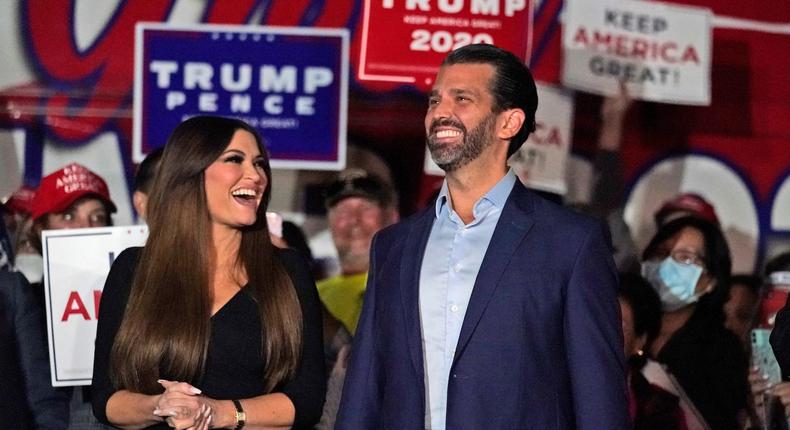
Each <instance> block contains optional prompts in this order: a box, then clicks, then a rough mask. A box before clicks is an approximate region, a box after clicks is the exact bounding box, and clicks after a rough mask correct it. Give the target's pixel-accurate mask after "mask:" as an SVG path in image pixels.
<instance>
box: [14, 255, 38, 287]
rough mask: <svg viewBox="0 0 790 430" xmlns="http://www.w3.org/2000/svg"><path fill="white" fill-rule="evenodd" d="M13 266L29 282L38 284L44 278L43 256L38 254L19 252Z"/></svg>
mask: <svg viewBox="0 0 790 430" xmlns="http://www.w3.org/2000/svg"><path fill="white" fill-rule="evenodd" d="M14 266H15V267H16V270H17V272H22V274H23V275H25V278H27V281H28V282H30V283H31V284H38V283H39V282H41V281H42V280H43V279H44V258H43V257H42V256H40V255H38V254H19V255H17V256H16V259H15V260H14Z"/></svg>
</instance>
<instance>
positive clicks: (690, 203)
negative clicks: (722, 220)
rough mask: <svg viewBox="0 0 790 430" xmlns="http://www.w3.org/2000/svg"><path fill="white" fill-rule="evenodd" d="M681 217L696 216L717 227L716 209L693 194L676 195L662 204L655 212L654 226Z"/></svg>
mask: <svg viewBox="0 0 790 430" xmlns="http://www.w3.org/2000/svg"><path fill="white" fill-rule="evenodd" d="M682 215H692V216H696V217H699V218H702V219H704V220H706V221H708V222H711V223H713V224H715V225H717V226H718V225H719V217H718V216H716V209H714V208H713V205H712V204H710V203H709V202H708V201H707V200H705V199H704V198H703V197H702V196H700V195H699V194H695V193H683V194H678V195H677V196H675V197H674V198H672V199H671V200H667V201H666V202H664V204H663V205H661V208H660V209H659V210H658V212H656V215H655V218H656V224H658V225H663V224H666V223H667V222H669V221H671V220H673V219H675V218H678V216H682Z"/></svg>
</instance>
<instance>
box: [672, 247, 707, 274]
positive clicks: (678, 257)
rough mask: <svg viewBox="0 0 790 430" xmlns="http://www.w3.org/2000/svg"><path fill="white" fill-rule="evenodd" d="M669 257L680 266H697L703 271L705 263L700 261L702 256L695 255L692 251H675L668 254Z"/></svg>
mask: <svg viewBox="0 0 790 430" xmlns="http://www.w3.org/2000/svg"><path fill="white" fill-rule="evenodd" d="M669 255H670V257H672V259H673V260H675V261H677V262H678V263H680V264H684V265H686V266H692V265H693V266H699V267H702V268H703V269H704V268H705V261H704V260H703V259H702V256H701V255H699V254H697V253H696V252H694V251H688V250H685V249H677V250H674V251H672V252H670V253H669Z"/></svg>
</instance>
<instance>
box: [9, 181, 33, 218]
mask: <svg viewBox="0 0 790 430" xmlns="http://www.w3.org/2000/svg"><path fill="white" fill-rule="evenodd" d="M35 197H36V190H34V189H32V188H30V187H28V186H22V188H20V189H18V190H16V191H14V192H13V193H12V194H11V195H10V196H8V200H6V201H5V203H4V204H3V206H4V207H5V208H6V209H8V210H9V211H11V212H13V213H19V214H25V215H29V214H30V212H31V211H32V210H33V199H34V198H35Z"/></svg>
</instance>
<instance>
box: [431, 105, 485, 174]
mask: <svg viewBox="0 0 790 430" xmlns="http://www.w3.org/2000/svg"><path fill="white" fill-rule="evenodd" d="M495 121H496V115H495V114H494V113H490V114H488V115H487V116H486V117H485V118H483V120H482V121H480V123H479V124H477V127H475V128H473V129H472V131H471V132H467V131H466V127H465V126H464V125H463V124H462V123H461V122H460V121H454V120H452V119H449V118H445V119H441V120H433V121H432V122H431V127H430V128H429V129H428V137H427V138H426V143H427V145H428V150H430V151H431V158H433V161H434V162H435V163H436V165H438V166H439V167H440V168H441V169H442V170H444V171H445V172H452V171H454V170H457V169H459V168H461V167H463V166H465V165H467V164H469V163H470V162H471V161H472V160H474V159H476V158H477V157H479V156H480V154H481V153H482V152H483V150H484V149H485V148H486V147H488V146H490V145H492V144H493V142H494V139H493V138H492V134H493V133H492V129H493V126H494V122H495ZM442 126H445V127H455V128H457V129H458V130H460V131H461V134H462V137H463V138H462V140H461V144H460V146H452V145H441V144H437V143H436V142H434V140H433V139H434V138H433V136H434V130H436V128H437V127H442Z"/></svg>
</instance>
